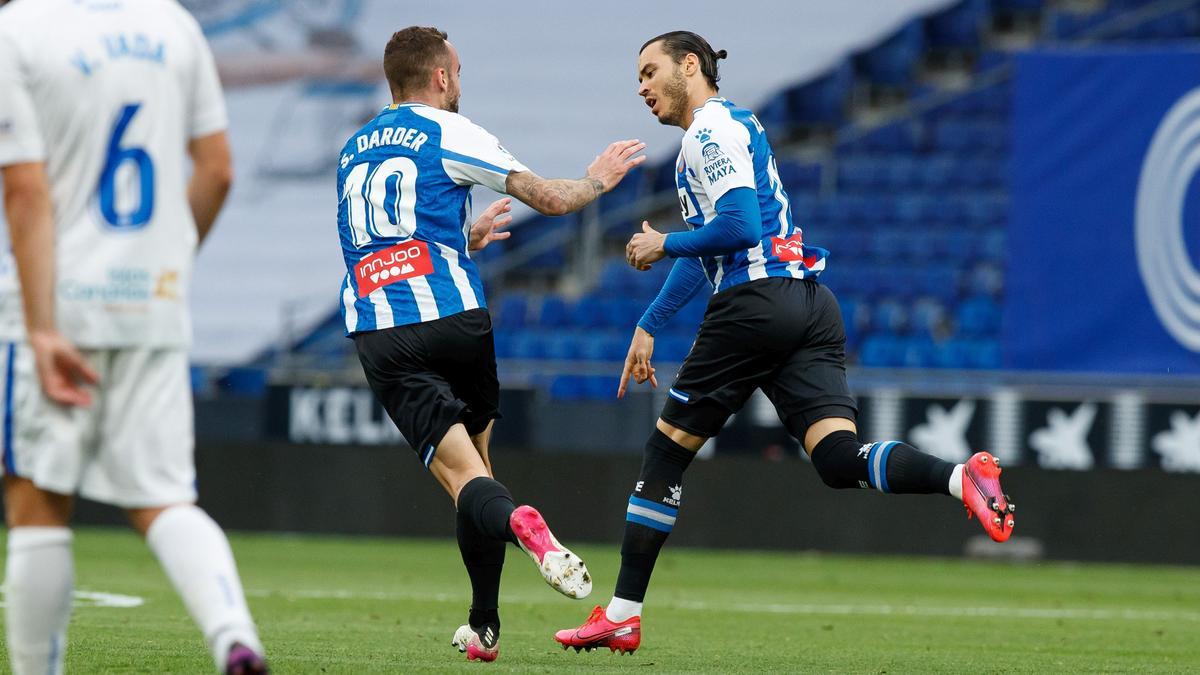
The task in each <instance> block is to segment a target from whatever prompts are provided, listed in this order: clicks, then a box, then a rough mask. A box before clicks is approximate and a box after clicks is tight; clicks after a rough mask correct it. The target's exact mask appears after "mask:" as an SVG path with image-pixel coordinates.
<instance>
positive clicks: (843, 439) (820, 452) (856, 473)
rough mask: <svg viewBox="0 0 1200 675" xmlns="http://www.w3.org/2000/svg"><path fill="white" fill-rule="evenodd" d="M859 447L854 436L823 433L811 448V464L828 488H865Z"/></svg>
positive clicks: (853, 434)
mask: <svg viewBox="0 0 1200 675" xmlns="http://www.w3.org/2000/svg"><path fill="white" fill-rule="evenodd" d="M862 450H863V446H862V443H860V442H859V440H858V434H856V433H854V432H853V431H848V430H839V431H833V432H830V433H829V434H826V435H825V437H824V438H822V439H821V440H820V441H819V442H818V443H817V445H816V447H815V448H813V451H812V463H813V468H814V469H816V470H817V475H819V476H820V477H821V480H822V481H823V482H824V483H825V484H826V485H828V486H829V487H831V488H834V489H837V490H841V489H846V488H862V487H865V485H864V481H865V480H866V475H865V473H864V471H865V464H864V462H863V456H862Z"/></svg>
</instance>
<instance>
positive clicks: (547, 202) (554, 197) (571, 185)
mask: <svg viewBox="0 0 1200 675" xmlns="http://www.w3.org/2000/svg"><path fill="white" fill-rule="evenodd" d="M505 189H506V190H507V191H508V194H510V195H512V196H514V197H516V198H517V199H520V200H521V201H523V202H525V203H526V204H528V205H529V206H531V207H533V208H534V209H535V210H536V211H538V212H539V213H542V214H545V215H547V216H561V215H564V214H567V213H571V212H573V211H578V210H579V209H582V208H583V207H585V206H587V205H588V204H591V203H592V202H594V201H595V200H596V198H597V197H599V196H600V195H602V194H604V184H603V183H602V182H600V179H598V178H580V179H578V180H570V179H566V178H553V179H547V178H542V177H541V176H538V175H537V174H535V173H533V172H532V171H520V172H516V173H510V174H508V180H507V181H506V184H505Z"/></svg>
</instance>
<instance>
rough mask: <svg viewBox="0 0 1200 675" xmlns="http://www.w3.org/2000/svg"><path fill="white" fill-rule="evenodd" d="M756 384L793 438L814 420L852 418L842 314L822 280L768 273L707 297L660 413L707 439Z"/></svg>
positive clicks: (853, 408)
mask: <svg viewBox="0 0 1200 675" xmlns="http://www.w3.org/2000/svg"><path fill="white" fill-rule="evenodd" d="M760 388H761V389H762V390H763V393H764V394H766V395H767V398H769V399H770V400H771V402H772V403H773V404H774V405H775V410H776V412H777V413H778V414H779V419H780V420H782V421H783V423H784V425H785V426H786V427H787V429H788V431H789V432H791V434H792V435H793V436H796V437H797V438H798V439H800V440H803V438H804V432H805V431H806V430H807V429H808V427H809V425H811V424H813V423H814V422H816V421H817V420H820V419H824V418H827V417H844V418H846V419H849V420H851V421H853V420H855V419H856V417H857V414H858V407H857V406H856V404H855V402H854V398H853V397H852V396H851V395H850V388H849V386H848V385H847V384H846V331H845V328H844V327H843V325H842V312H841V309H839V308H838V304H837V299H836V298H834V296H833V293H832V292H831V291H830V290H829V289H828V288H826V287H825V286H822V285H821V284H819V283H817V282H816V281H813V280H811V279H791V278H778V277H770V278H767V279H758V280H755V281H749V282H746V283H743V284H738V285H737V286H734V287H733V288H729V289H726V290H724V291H721V292H720V293H717V294H716V295H714V296H713V297H712V300H711V301H709V304H708V309H707V310H706V311H705V313H704V321H703V322H702V323H701V324H700V331H699V332H698V333H697V335H696V342H695V344H694V345H693V346H692V350H691V351H690V352H689V353H688V355H687V358H686V359H685V360H684V362H683V367H682V368H680V370H679V375H678V376H677V377H676V379H675V383H674V384H673V385H672V386H671V389H670V391H669V392H668V394H669V398H668V399H667V404H666V406H664V408H663V413H662V419H663V420H664V421H665V422H667V423H668V424H670V425H672V426H674V427H677V428H679V429H682V430H684V431H686V432H688V433H690V434H693V435H696V436H703V437H705V438H711V437H712V436H716V435H717V432H719V431H720V430H721V428H722V427H723V426H725V422H726V420H728V419H729V417H730V415H733V414H734V413H736V412H737V411H739V410H741V408H742V406H743V405H745V403H746V400H747V399H749V398H750V395H751V394H753V393H754V390H755V389H760Z"/></svg>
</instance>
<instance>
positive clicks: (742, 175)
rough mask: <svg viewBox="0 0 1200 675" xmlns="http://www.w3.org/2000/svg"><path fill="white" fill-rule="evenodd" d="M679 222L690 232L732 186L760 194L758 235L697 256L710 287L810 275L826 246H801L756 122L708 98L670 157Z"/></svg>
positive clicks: (820, 267)
mask: <svg viewBox="0 0 1200 675" xmlns="http://www.w3.org/2000/svg"><path fill="white" fill-rule="evenodd" d="M675 184H676V187H677V188H678V190H679V207H680V210H681V211H682V213H683V219H684V222H686V223H687V225H688V227H689V228H691V229H693V230H695V229H697V228H701V227H704V225H705V224H706V223H708V222H710V221H712V219H713V218H715V217H716V215H717V209H716V203H717V200H719V199H720V198H721V197H722V196H723V195H724V194H725V193H726V192H728V191H729V190H732V189H734V188H740V187H748V188H752V189H753V190H755V191H756V192H757V193H758V206H759V212H760V214H761V218H762V236H761V237H760V239H759V242H758V244H756V245H755V246H754V247H752V248H748V249H743V250H738V251H734V252H733V253H729V254H727V255H723V256H719V257H711V258H701V260H700V262H701V264H702V265H703V267H704V272H705V274H706V275H707V276H708V280H709V282H710V283H712V285H713V291H714V292H720V291H723V290H725V289H727V288H730V287H732V286H736V285H737V284H741V283H745V282H747V281H751V280H753V279H765V278H767V277H794V278H796V279H804V278H814V277H816V276H817V275H818V274H820V272H821V270H823V269H825V256H826V255H828V251H826V250H825V249H822V248H817V247H815V246H808V245H806V244H804V238H803V235H802V233H801V231H800V228H799V227H796V226H795V224H794V223H793V222H792V210H791V207H790V204H789V202H788V197H787V193H786V192H784V189H783V183H782V182H781V181H780V180H779V171H778V169H776V167H775V154H774V153H773V152H772V151H771V144H770V143H768V142H767V135H766V133H765V132H764V131H763V127H762V124H760V123H759V121H758V119H757V118H755V117H754V115H753V114H752V113H751V112H750V111H749V110H746V109H745V108H739V107H737V106H735V105H733V104H732V103H730V102H729V101H727V100H725V99H724V98H719V97H713V98H710V99H708V100H707V101H705V103H704V105H703V106H701V107H699V108H697V109H696V111H695V117H694V119H693V120H692V125H691V126H690V127H688V130H687V132H686V133H685V134H684V136H683V148H682V149H681V150H680V151H679V159H678V160H677V161H676V163H675Z"/></svg>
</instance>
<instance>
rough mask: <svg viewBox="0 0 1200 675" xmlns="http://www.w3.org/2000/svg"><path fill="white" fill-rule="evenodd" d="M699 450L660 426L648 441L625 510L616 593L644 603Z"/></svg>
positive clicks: (673, 525) (620, 596)
mask: <svg viewBox="0 0 1200 675" xmlns="http://www.w3.org/2000/svg"><path fill="white" fill-rule="evenodd" d="M695 457H696V453H694V452H692V451H691V450H688V449H687V448H685V447H683V446H682V445H679V444H678V443H676V442H675V441H672V440H671V439H670V438H668V437H667V436H666V434H664V433H662V432H661V431H659V430H658V429H655V430H654V433H652V434H651V435H650V440H648V441H646V451H645V453H644V455H643V456H642V472H641V474H640V475H639V476H638V482H637V485H636V487H635V488H634V491H633V494H632V495H630V497H629V507H628V509H627V510H626V512H625V538H624V540H623V541H622V542H621V572H620V574H618V575H617V590H616V592H615V593H613V595H614V596H615V597H618V598H622V599H624V600H632V601H633V602H642V601H643V600H645V598H646V587H647V586H649V585H650V575H651V573H653V572H654V563H655V562H656V561H657V560H658V552H659V551H660V550H661V549H662V546H663V544H664V543H666V541H667V535H668V534H670V533H671V529H672V528H674V527H675V516H676V514H678V513H679V504H680V501H681V500H682V498H683V472H684V470H686V469H687V467H688V465H689V464H691V463H692V460H693V459H695Z"/></svg>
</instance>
